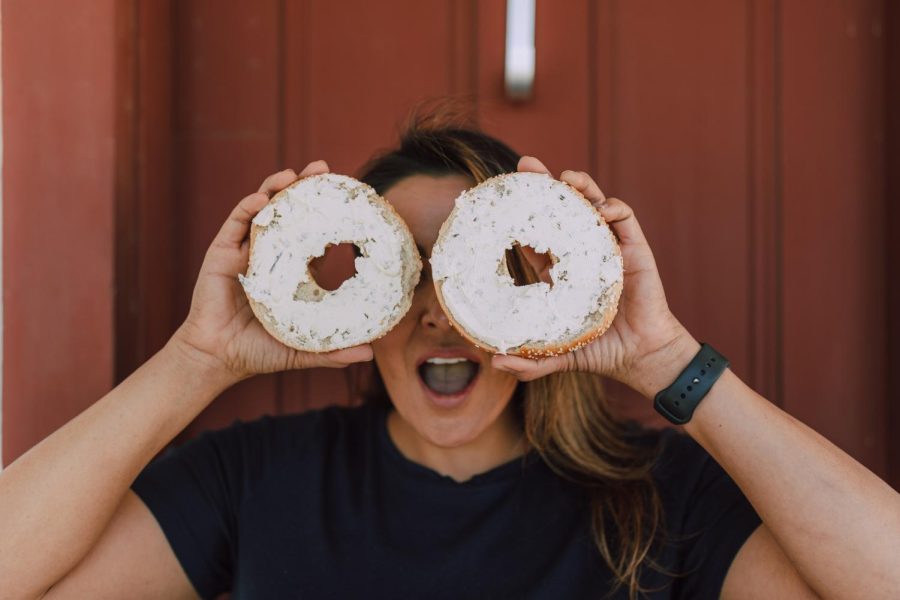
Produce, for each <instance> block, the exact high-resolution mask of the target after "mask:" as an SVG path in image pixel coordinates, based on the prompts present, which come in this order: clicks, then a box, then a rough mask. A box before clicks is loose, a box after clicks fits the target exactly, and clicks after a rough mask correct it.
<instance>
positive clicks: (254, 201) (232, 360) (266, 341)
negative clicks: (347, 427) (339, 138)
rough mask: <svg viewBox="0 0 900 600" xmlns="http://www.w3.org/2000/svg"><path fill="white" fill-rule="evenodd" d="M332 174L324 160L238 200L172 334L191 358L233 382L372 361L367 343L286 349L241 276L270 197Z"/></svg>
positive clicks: (274, 178) (272, 180) (285, 173)
mask: <svg viewBox="0 0 900 600" xmlns="http://www.w3.org/2000/svg"><path fill="white" fill-rule="evenodd" d="M327 172H328V165H327V164H326V163H325V161H321V160H320V161H316V162H312V163H310V164H308V165H307V166H306V168H304V169H303V171H301V172H300V175H299V176H298V175H297V174H296V173H295V172H294V171H293V170H292V169H287V170H285V171H281V172H279V173H275V174H274V175H271V176H269V177H268V178H267V179H266V180H265V181H264V182H263V184H262V185H261V186H260V189H259V191H258V192H257V193H255V194H251V195H249V196H247V197H246V198H244V199H243V200H241V201H240V203H239V204H238V205H237V206H236V207H235V208H234V210H233V211H232V212H231V214H230V215H229V216H228V220H227V221H225V224H224V225H222V228H221V229H220V230H219V233H218V234H217V235H216V237H215V239H214V240H213V242H212V244H211V245H210V247H209V249H208V250H207V251H206V257H205V258H204V259H203V265H202V266H201V267H200V275H199V276H198V278H197V283H196V285H195V286H194V295H193V298H192V300H191V310H190V313H189V314H188V317H187V319H186V320H185V322H184V323H183V324H182V325H181V327H180V328H179V329H178V331H177V332H176V333H175V335H174V336H173V338H172V340H173V342H176V343H177V344H179V345H180V346H181V347H182V348H183V349H185V350H186V351H187V352H188V353H189V355H190V356H192V357H195V358H198V359H200V360H201V361H203V362H204V363H206V365H207V366H209V365H212V366H213V367H215V368H216V369H221V370H223V371H224V372H225V373H224V374H226V375H227V376H229V377H231V378H234V380H235V381H238V380H241V379H245V378H247V377H250V376H251V375H255V374H257V373H271V372H274V371H285V370H289V369H303V368H307V367H345V366H347V365H349V364H351V363H354V362H362V361H367V360H371V358H372V349H371V347H370V346H369V345H362V346H355V347H353V348H346V349H344V350H336V351H334V352H327V353H321V354H315V353H309V352H301V351H298V350H294V349H293V348H290V347H288V346H285V345H284V344H282V343H281V342H279V341H278V340H276V339H275V338H273V337H272V336H271V335H269V333H268V332H267V331H266V330H265V329H264V328H263V326H262V325H261V324H260V322H259V321H258V320H257V319H256V316H255V315H254V314H253V311H252V310H251V308H250V304H249V302H248V300H247V296H246V294H245V293H244V290H243V288H242V287H241V284H240V282H239V281H238V274H239V273H243V272H245V271H246V269H247V264H248V261H249V256H250V239H249V237H250V222H251V220H252V219H253V217H254V216H256V213H258V212H259V211H260V210H262V208H263V207H264V206H265V205H266V203H268V201H269V198H270V197H271V196H272V195H273V194H275V193H277V192H279V191H281V190H282V189H284V188H286V187H287V186H288V185H290V184H291V183H293V182H295V181H296V180H297V179H298V178H302V177H309V176H310V175H318V174H321V173H327Z"/></svg>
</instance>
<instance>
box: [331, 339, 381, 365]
mask: <svg viewBox="0 0 900 600" xmlns="http://www.w3.org/2000/svg"><path fill="white" fill-rule="evenodd" d="M372 356H373V354H372V346H370V345H368V344H363V345H361V346H353V347H351V348H344V349H343V350H335V351H333V352H326V353H325V354H322V355H321V357H322V359H323V361H322V363H323V364H322V366H324V367H346V366H347V365H350V364H353V363H358V362H367V361H370V360H372Z"/></svg>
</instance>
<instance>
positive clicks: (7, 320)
mask: <svg viewBox="0 0 900 600" xmlns="http://www.w3.org/2000/svg"><path fill="white" fill-rule="evenodd" d="M115 4H116V3H115V2H114V1H113V0H96V1H92V2H81V3H70V2H27V1H15V0H6V1H4V2H3V4H2V11H3V22H2V23H3V32H2V44H3V49H2V54H3V148H4V153H3V154H4V165H3V459H4V461H5V462H6V463H9V462H10V461H12V460H13V459H14V458H16V456H18V455H19V454H21V453H22V452H23V451H25V450H26V449H27V448H29V447H30V446H32V445H33V444H35V443H36V442H38V441H39V440H40V439H42V438H43V437H45V436H46V435H47V434H49V433H50V432H52V431H53V430H54V429H56V428H57V427H59V426H60V425H62V424H63V423H65V422H66V421H68V420H69V419H71V418H72V417H73V416H75V415H76V414H78V413H79V412H80V411H81V410H82V409H83V408H84V407H86V406H87V405H88V404H90V403H91V402H93V401H94V400H96V399H97V398H99V397H100V396H102V395H103V394H104V393H105V392H106V391H107V390H108V389H109V387H110V385H112V383H113V336H114V331H113V290H114V280H113V233H114V232H113V212H114V194H113V184H114V181H115V177H114V175H115V155H114V150H115V132H114V115H115V77H114V73H115V61H116V55H115V53H114V52H113V49H114V39H115V29H114V24H115V20H114V16H115Z"/></svg>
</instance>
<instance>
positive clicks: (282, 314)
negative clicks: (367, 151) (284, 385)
mask: <svg viewBox="0 0 900 600" xmlns="http://www.w3.org/2000/svg"><path fill="white" fill-rule="evenodd" d="M373 200H375V201H374V202H373ZM389 210H390V209H389V208H388V207H387V206H386V205H385V204H384V201H383V200H381V198H380V197H378V195H377V194H376V193H375V190H373V189H372V188H371V187H369V186H368V185H366V184H364V183H362V182H359V181H357V180H355V179H353V178H350V177H346V176H343V175H335V174H325V175H318V176H314V177H308V178H306V179H303V180H301V181H300V182H298V183H297V184H295V185H293V186H292V187H290V188H288V189H287V190H286V192H284V193H282V194H281V195H279V196H276V198H275V199H274V200H273V201H272V202H270V203H269V204H268V205H267V206H266V207H265V208H263V209H262V210H261V211H260V212H259V213H258V214H257V215H256V217H255V218H254V219H253V224H254V225H255V226H256V227H257V228H258V230H257V233H256V237H255V239H254V242H253V249H252V253H251V257H250V264H249V267H248V269H247V274H246V276H244V275H241V276H239V279H240V282H241V284H242V285H243V287H244V290H245V291H246V293H247V296H248V297H250V298H252V299H253V300H255V301H256V302H258V303H259V304H261V305H262V306H263V307H265V310H266V311H267V316H268V317H270V321H271V323H270V325H272V326H274V327H275V329H276V333H277V337H279V339H281V340H282V341H283V342H284V343H286V344H287V345H289V346H292V347H294V348H298V349H302V350H312V351H321V350H330V349H336V348H346V347H349V346H354V345H357V344H361V343H365V342H368V341H371V340H373V339H375V338H377V337H379V336H380V335H382V334H383V333H384V332H385V330H386V329H387V328H389V327H391V326H393V325H394V324H395V323H396V322H397V321H398V320H399V319H400V317H402V314H399V313H400V311H401V310H404V309H405V307H406V302H405V298H406V296H407V294H406V291H404V289H403V280H404V272H403V262H402V259H401V250H402V248H403V245H404V244H405V243H412V240H411V236H410V235H409V232H408V230H406V229H405V227H403V226H402V224H398V223H397V220H396V219H389V218H387V217H388V215H387V213H386V211H389ZM345 242H346V243H352V244H356V246H357V247H359V249H360V250H361V253H362V256H360V257H357V258H356V261H355V267H356V275H354V276H353V277H351V278H350V279H348V280H346V281H345V282H344V283H343V284H341V286H340V287H339V288H338V289H337V290H334V291H327V290H325V289H323V288H321V287H320V286H319V285H318V284H317V283H316V282H315V280H314V279H313V277H312V274H311V273H310V270H309V262H310V260H312V259H313V258H315V257H317V256H322V255H323V254H324V253H325V250H326V247H327V246H328V245H329V244H340V243H345ZM408 278H409V276H408V274H407V279H408Z"/></svg>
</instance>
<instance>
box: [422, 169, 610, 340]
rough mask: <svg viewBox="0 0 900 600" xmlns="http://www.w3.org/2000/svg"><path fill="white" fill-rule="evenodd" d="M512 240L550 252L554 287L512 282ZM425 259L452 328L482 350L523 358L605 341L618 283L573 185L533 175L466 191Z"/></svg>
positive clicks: (597, 221) (600, 234)
mask: <svg viewBox="0 0 900 600" xmlns="http://www.w3.org/2000/svg"><path fill="white" fill-rule="evenodd" d="M515 243H519V244H520V245H522V246H531V247H532V248H534V249H535V250H536V251H537V252H541V253H543V252H549V253H550V254H551V256H552V259H553V262H554V264H553V267H552V268H551V269H550V275H551V279H552V281H553V284H552V285H550V284H547V283H543V282H539V283H535V284H532V285H528V286H516V285H515V282H514V281H513V279H512V276H511V275H510V272H509V268H508V265H507V264H506V259H505V251H506V250H507V249H509V248H512V246H513V244H515ZM430 262H431V268H432V279H433V281H434V286H435V292H436V294H437V298H438V301H439V302H440V304H441V307H442V308H443V309H444V312H445V313H446V315H447V317H448V319H449V320H450V323H451V324H452V325H453V326H454V328H455V329H457V330H458V331H459V332H460V333H461V334H462V335H463V336H464V337H465V338H467V339H468V340H469V341H471V342H472V343H473V344H475V345H476V346H478V347H480V348H483V349H485V350H488V351H490V352H494V353H499V354H513V355H518V356H524V357H527V358H540V357H546V356H554V355H558V354H562V353H565V352H571V351H573V350H576V349H578V348H580V347H582V346H584V345H585V344H588V343H590V342H591V341H593V340H594V339H596V338H597V337H598V336H600V335H602V334H603V333H604V332H605V331H606V330H607V329H608V328H609V326H610V325H611V324H612V321H613V319H614V318H615V316H616V312H617V310H618V301H619V298H620V296H621V294H622V287H623V278H624V268H623V261H622V253H621V251H620V249H619V245H618V243H617V241H616V238H615V235H614V234H613V232H612V230H611V229H610V228H609V226H608V225H607V224H606V222H605V221H604V219H603V217H602V216H601V215H600V213H599V211H597V210H596V209H595V208H594V207H593V205H592V204H591V203H590V202H589V201H588V200H587V199H586V198H584V196H583V195H582V194H581V193H580V192H578V191H577V190H576V189H575V188H573V187H572V186H570V185H568V184H566V183H563V182H561V181H557V180H555V179H553V178H551V177H550V176H548V175H543V174H537V173H510V174H506V175H500V176H497V177H493V178H491V179H488V180H486V181H484V182H483V183H481V184H479V185H477V186H475V187H474V188H472V189H470V190H467V191H466V192H464V193H462V194H461V195H460V196H459V197H458V198H457V199H456V204H455V206H454V209H453V211H452V212H451V213H450V216H449V217H448V218H447V220H446V221H445V222H444V224H443V226H442V227H441V231H440V234H439V236H438V239H437V242H435V245H434V248H433V250H432V254H431V260H430Z"/></svg>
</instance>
